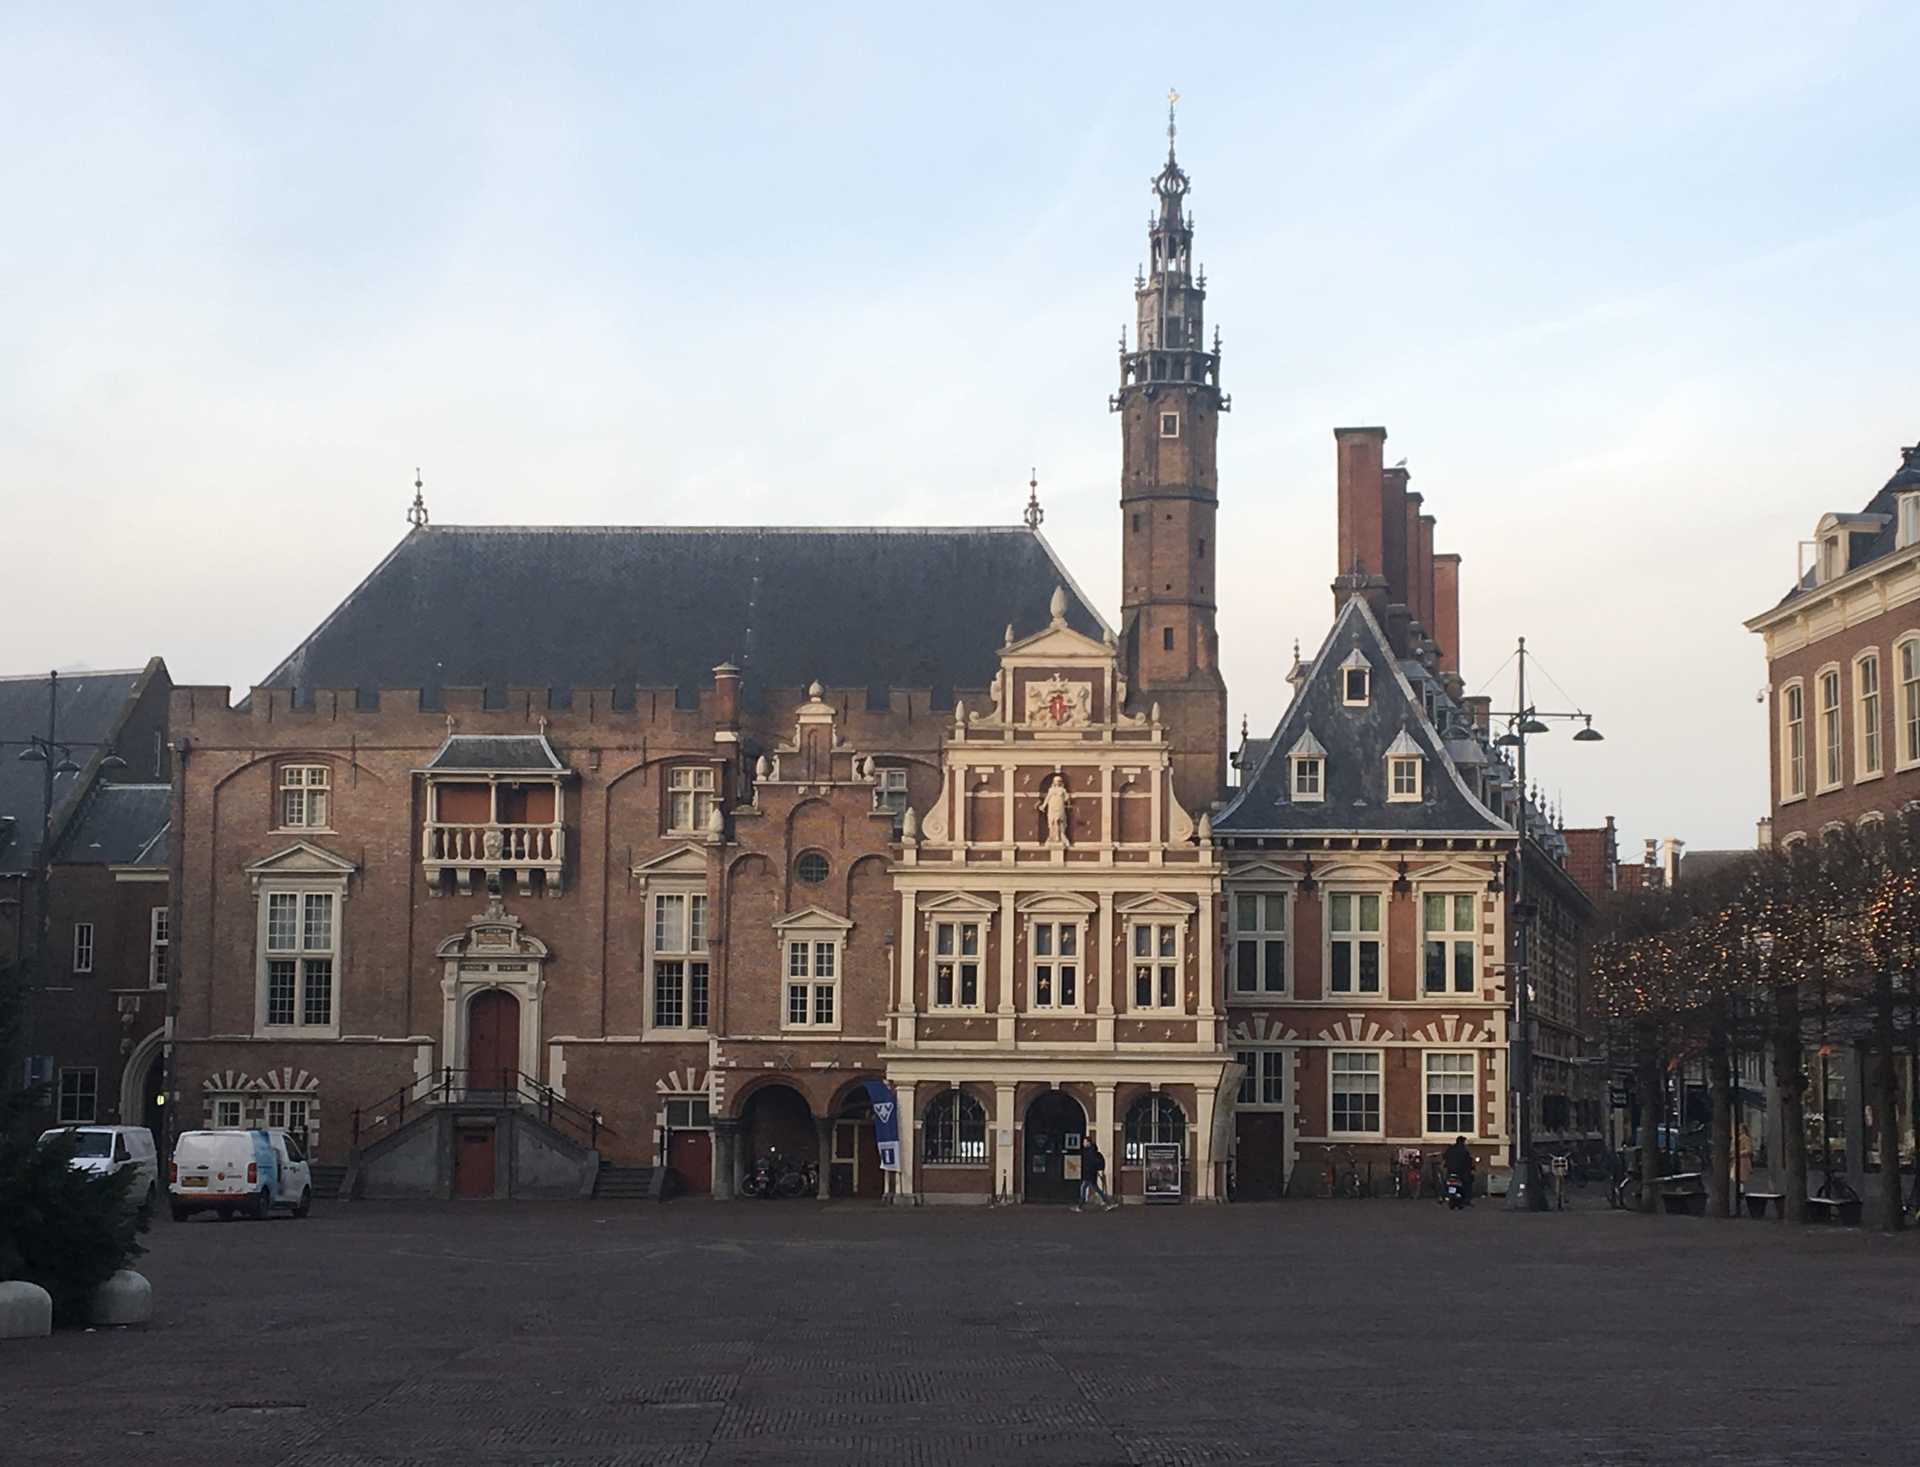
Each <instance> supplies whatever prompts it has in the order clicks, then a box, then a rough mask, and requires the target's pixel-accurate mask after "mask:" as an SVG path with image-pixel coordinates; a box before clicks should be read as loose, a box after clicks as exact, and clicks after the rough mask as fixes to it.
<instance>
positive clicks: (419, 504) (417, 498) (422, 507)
mask: <svg viewBox="0 0 1920 1467" xmlns="http://www.w3.org/2000/svg"><path fill="white" fill-rule="evenodd" d="M425 488H426V486H425V484H424V482H423V481H422V480H421V478H420V470H418V469H415V470H414V471H413V508H411V509H409V510H408V511H407V523H408V524H410V525H412V526H413V527H414V529H416V530H419V529H424V528H425V527H426V523H427V498H426V494H425V492H424V491H425Z"/></svg>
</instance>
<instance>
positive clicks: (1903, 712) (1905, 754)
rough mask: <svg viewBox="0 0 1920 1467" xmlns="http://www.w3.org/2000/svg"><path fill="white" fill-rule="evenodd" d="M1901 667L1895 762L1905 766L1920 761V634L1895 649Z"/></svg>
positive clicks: (1906, 767)
mask: <svg viewBox="0 0 1920 1467" xmlns="http://www.w3.org/2000/svg"><path fill="white" fill-rule="evenodd" d="M1893 655H1894V658H1895V660H1896V662H1897V663H1898V665H1899V669H1900V725H1899V733H1898V735H1897V737H1896V741H1895V748H1896V749H1897V751H1898V757H1897V758H1896V760H1895V761H1894V762H1895V763H1897V764H1898V765H1899V766H1900V767H1901V768H1902V769H1910V768H1912V767H1913V766H1914V765H1916V764H1920V637H1908V638H1906V640H1904V641H1902V642H1900V643H1899V644H1898V645H1897V646H1895V648H1894V649H1893Z"/></svg>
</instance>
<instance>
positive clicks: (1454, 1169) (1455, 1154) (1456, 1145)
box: [1445, 1136, 1473, 1207]
mask: <svg viewBox="0 0 1920 1467" xmlns="http://www.w3.org/2000/svg"><path fill="white" fill-rule="evenodd" d="M1445 1165H1446V1170H1447V1175H1448V1176H1450V1177H1459V1178H1460V1179H1461V1181H1463V1182H1464V1183H1465V1184H1466V1192H1467V1205H1468V1206H1469V1207H1471V1206H1472V1205H1473V1153H1472V1152H1471V1151H1469V1150H1468V1149H1467V1138H1466V1137H1465V1136H1455V1137H1454V1138H1453V1145H1451V1146H1449V1147H1448V1148H1447V1154H1446V1162H1445Z"/></svg>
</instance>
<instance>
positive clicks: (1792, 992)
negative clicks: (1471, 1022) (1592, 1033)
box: [1592, 811, 1920, 1231]
mask: <svg viewBox="0 0 1920 1467" xmlns="http://www.w3.org/2000/svg"><path fill="white" fill-rule="evenodd" d="M1603 921H1604V923H1605V925H1604V928H1603V935H1602V937H1601V939H1600V941H1599V942H1598V943H1597V944H1596V946H1595V949H1594V951H1593V955H1592V956H1593V963H1592V973H1593V980H1594V995H1595V999H1596V1002H1597V1006H1598V1009H1599V1012H1600V1014H1601V1016H1602V1017H1603V1018H1604V1019H1605V1020H1606V1021H1607V1023H1608V1026H1609V1031H1610V1033H1611V1034H1612V1035H1613V1036H1614V1041H1615V1043H1616V1044H1617V1045H1619V1046H1620V1047H1621V1048H1623V1049H1624V1050H1625V1051H1626V1054H1627V1056H1630V1063H1631V1064H1632V1066H1633V1069H1634V1073H1635V1077H1636V1087H1637V1089H1638V1092H1639V1098H1640V1117H1641V1124H1640V1141H1641V1166H1642V1168H1643V1173H1642V1187H1641V1198H1642V1206H1644V1207H1646V1208H1647V1209H1649V1210H1651V1209H1652V1208H1653V1207H1654V1206H1655V1205H1656V1203H1657V1201H1658V1176H1659V1170H1660V1157H1659V1150H1660V1148H1659V1146H1658V1144H1657V1143H1658V1139H1659V1133H1658V1130H1657V1127H1658V1125H1659V1122H1660V1117H1661V1116H1662V1115H1663V1113H1664V1111H1665V1072H1666V1069H1667V1067H1668V1065H1669V1064H1672V1063H1676V1062H1679V1061H1691V1060H1703V1061H1704V1062H1705V1066H1706V1072H1707V1077H1708V1085H1709V1089H1710V1093H1711V1096H1712V1107H1713V1110H1712V1121H1711V1124H1710V1128H1709V1135H1710V1138H1711V1140H1710V1161H1709V1164H1708V1167H1707V1171H1708V1212H1709V1214H1710V1215H1711V1216H1715V1217H1726V1216H1730V1215H1732V1213H1733V1211H1734V1210H1735V1208H1736V1207H1737V1206H1738V1201H1737V1199H1736V1198H1734V1197H1733V1196H1731V1195H1730V1174H1731V1171H1732V1161H1733V1156H1732V1149H1733V1146H1734V1144H1735V1142H1734V1135H1733V1109H1734V1088H1735V1079H1734V1076H1733V1074H1732V1064H1731V1060H1732V1056H1733V1054H1734V1052H1735V1051H1736V1049H1743V1050H1747V1051H1748V1052H1753V1051H1756V1050H1758V1049H1761V1048H1762V1047H1764V1048H1765V1050H1766V1052H1767V1053H1768V1054H1769V1055H1770V1057H1771V1059H1772V1073H1773V1083H1774V1085H1775V1086H1776V1087H1777V1091H1778V1100H1779V1114H1780V1122H1781V1124H1780V1135H1779V1137H1778V1138H1777V1142H1778V1145H1779V1147H1780V1154H1779V1155H1778V1157H1777V1158H1776V1159H1775V1165H1776V1167H1778V1168H1779V1169H1780V1170H1781V1171H1784V1173H1785V1178H1786V1180H1785V1183H1784V1189H1785V1192H1786V1198H1785V1206H1786V1210H1787V1216H1788V1218H1789V1219H1791V1220H1793V1221H1805V1219H1806V1215H1807V1210H1808V1209H1807V1198H1808V1192H1807V1132H1806V1097H1807V1090H1808V1087H1809V1075H1808V1065H1807V1058H1808V1053H1809V1048H1810V1041H1812V1043H1813V1044H1814V1045H1818V1044H1821V1043H1823V1042H1824V1041H1825V1040H1826V1039H1827V1038H1828V1037H1829V1035H1830V1034H1834V1033H1843V1034H1845V1035H1848V1036H1859V1037H1861V1038H1864V1039H1865V1040H1866V1042H1867V1043H1868V1045H1869V1048H1870V1052H1871V1054H1872V1056H1873V1061H1874V1062H1873V1063H1872V1064H1870V1065H1869V1066H1868V1072H1869V1075H1870V1077H1871V1081H1872V1083H1871V1089H1870V1091H1869V1094H1868V1095H1867V1096H1866V1097H1865V1098H1866V1100H1867V1102H1868V1104H1869V1105H1870V1106H1871V1107H1872V1110H1873V1113H1874V1116H1875V1119H1876V1123H1877V1130H1878V1133H1879V1144H1880V1164H1881V1168H1882V1171H1883V1174H1884V1175H1883V1185H1882V1187H1881V1189H1880V1195H1879V1197H1878V1198H1877V1199H1875V1200H1874V1212H1873V1216H1872V1218H1871V1221H1872V1222H1874V1223H1875V1224H1876V1225H1877V1226H1879V1227H1882V1228H1885V1229H1887V1230H1889V1231H1892V1230H1895V1229H1898V1228H1899V1227H1900V1226H1901V1221H1902V1202H1901V1195H1900V1194H1901V1188H1900V1185H1899V1163H1900V1133H1901V1123H1900V1106H1899V1071H1900V1069H1901V1068H1902V1067H1903V1062H1904V1064H1908V1065H1912V1066H1913V1067H1914V1073H1915V1075H1916V1083H1920V982H1916V967H1917V966H1920V812H1912V811H1910V812H1908V813H1907V814H1906V815H1904V816H1902V817H1899V818H1889V819H1886V820H1883V821H1876V822H1873V823H1871V824H1869V825H1867V826H1866V827H1865V828H1864V829H1846V830H1839V831H1835V832H1834V833H1833V834H1832V835H1831V836H1830V837H1828V838H1826V839H1824V840H1821V841H1818V842H1815V841H1803V842H1800V843H1798V844H1797V845H1795V846H1793V847H1791V848H1789V849H1787V850H1784V851H1778V852H1773V851H1756V852H1754V853H1753V854H1752V855H1751V856H1750V857H1746V858H1743V859H1742V860H1740V861H1737V862H1734V863H1731V864H1730V865H1728V866H1725V867H1722V868H1720V869H1718V870H1716V871H1714V872H1713V873H1712V874H1711V875H1709V876H1704V877H1701V878H1698V879H1695V878H1693V877H1690V876H1688V877H1683V878H1682V879H1681V880H1680V881H1679V882H1677V883H1675V884H1674V885H1673V886H1672V887H1670V888H1665V889H1658V890H1653V891H1648V892H1643V893H1639V894H1635V895H1630V896H1625V897H1623V898H1622V899H1620V900H1619V901H1617V902H1616V903H1614V904H1613V905H1612V906H1611V907H1610V908H1609V909H1608V911H1607V912H1606V914H1605V915H1604V917H1603ZM1624 1057H1625V1056H1618V1055H1617V1056H1616V1058H1624ZM1822 1104H1823V1112H1824V1095H1823V1097H1822ZM1908 1122H1909V1124H1911V1117H1909V1118H1908Z"/></svg>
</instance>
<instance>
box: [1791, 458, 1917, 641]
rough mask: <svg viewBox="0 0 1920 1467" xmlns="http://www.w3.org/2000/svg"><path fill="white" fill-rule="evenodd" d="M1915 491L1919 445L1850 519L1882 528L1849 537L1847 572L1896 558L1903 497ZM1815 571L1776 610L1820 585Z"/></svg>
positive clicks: (1903, 459) (1808, 574) (1803, 578)
mask: <svg viewBox="0 0 1920 1467" xmlns="http://www.w3.org/2000/svg"><path fill="white" fill-rule="evenodd" d="M1915 490H1920V444H1917V445H1915V446H1914V447H1913V448H1909V449H1905V450H1903V453H1902V458H1901V463H1900V467H1899V468H1898V469H1897V470H1895V472H1894V475H1893V477H1892V478H1891V479H1889V480H1887V482H1886V483H1885V484H1883V485H1881V486H1880V491H1879V493H1877V494H1875V495H1874V496H1873V498H1871V499H1869V500H1868V501H1867V503H1866V507H1865V508H1864V509H1862V510H1861V511H1860V513H1859V515H1857V516H1849V518H1859V519H1864V518H1867V517H1869V516H1875V515H1877V516H1880V517H1881V520H1882V523H1881V525H1880V528H1879V529H1878V530H1877V531H1875V532H1874V533H1872V534H1867V533H1865V532H1862V533H1859V534H1850V535H1848V536H1847V549H1848V555H1847V569H1848V570H1850V571H1855V570H1859V569H1860V567H1861V566H1863V565H1867V564H1868V563H1870V562H1872V561H1876V560H1879V559H1880V558H1881V557H1882V556H1887V555H1891V554H1893V551H1894V541H1895V540H1896V538H1897V537H1898V535H1899V529H1900V526H1899V509H1900V496H1901V495H1903V494H1911V493H1913V492H1914V491H1915ZM1816 570H1817V567H1816V568H1814V569H1809V570H1808V571H1807V573H1806V574H1805V575H1804V576H1803V577H1801V579H1800V581H1799V583H1798V584H1797V585H1795V586H1794V588H1793V589H1792V590H1790V591H1788V592H1787V594H1786V595H1785V596H1782V597H1781V598H1780V600H1779V602H1778V604H1777V606H1776V608H1775V609H1778V606H1785V605H1787V604H1788V603H1789V602H1791V601H1795V600H1798V599H1799V598H1800V597H1801V596H1804V595H1805V594H1806V593H1807V592H1809V591H1811V590H1813V589H1814V588H1815V586H1816V585H1817V584H1818V582H1817V580H1816V579H1815V576H1816Z"/></svg>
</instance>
